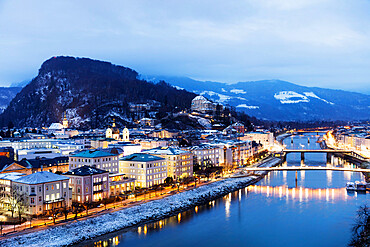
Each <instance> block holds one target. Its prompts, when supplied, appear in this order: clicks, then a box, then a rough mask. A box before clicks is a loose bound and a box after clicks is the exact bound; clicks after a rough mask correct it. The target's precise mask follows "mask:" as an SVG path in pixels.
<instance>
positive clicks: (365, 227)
mask: <svg viewBox="0 0 370 247" xmlns="http://www.w3.org/2000/svg"><path fill="white" fill-rule="evenodd" d="M352 234H353V235H352V239H351V242H350V243H349V246H351V247H366V246H370V207H369V206H367V205H364V206H361V207H360V208H359V210H357V218H356V223H355V225H354V226H353V228H352Z"/></svg>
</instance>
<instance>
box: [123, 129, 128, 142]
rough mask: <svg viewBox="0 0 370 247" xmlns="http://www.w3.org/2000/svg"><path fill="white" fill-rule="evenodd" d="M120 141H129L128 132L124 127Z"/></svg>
mask: <svg viewBox="0 0 370 247" xmlns="http://www.w3.org/2000/svg"><path fill="white" fill-rule="evenodd" d="M122 140H123V141H125V142H129V141H130V132H129V130H128V129H127V128H126V127H125V128H124V129H123V131H122Z"/></svg>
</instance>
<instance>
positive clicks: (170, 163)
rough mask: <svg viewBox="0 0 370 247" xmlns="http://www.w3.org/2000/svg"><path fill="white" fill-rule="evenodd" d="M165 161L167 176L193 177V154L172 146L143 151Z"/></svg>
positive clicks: (175, 177) (176, 177) (177, 177)
mask: <svg viewBox="0 0 370 247" xmlns="http://www.w3.org/2000/svg"><path fill="white" fill-rule="evenodd" d="M143 152H144V153H148V154H151V155H155V156H159V157H162V158H164V159H166V161H167V176H169V177H172V178H174V179H175V180H176V179H179V178H183V177H193V154H192V153H191V152H190V151H184V150H181V149H179V148H173V147H163V148H161V147H158V148H154V149H149V150H145V151H143Z"/></svg>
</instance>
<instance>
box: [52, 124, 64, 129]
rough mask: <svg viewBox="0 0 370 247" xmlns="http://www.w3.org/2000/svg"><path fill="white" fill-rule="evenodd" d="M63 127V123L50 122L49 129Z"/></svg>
mask: <svg viewBox="0 0 370 247" xmlns="http://www.w3.org/2000/svg"><path fill="white" fill-rule="evenodd" d="M61 129H64V128H63V125H62V124H60V123H52V124H51V125H50V127H49V130H61Z"/></svg>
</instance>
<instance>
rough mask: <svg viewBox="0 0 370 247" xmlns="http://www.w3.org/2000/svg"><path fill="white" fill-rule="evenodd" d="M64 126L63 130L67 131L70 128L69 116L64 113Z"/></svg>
mask: <svg viewBox="0 0 370 247" xmlns="http://www.w3.org/2000/svg"><path fill="white" fill-rule="evenodd" d="M62 124H63V128H65V129H67V128H68V120H67V114H66V112H64V116H63V122H62Z"/></svg>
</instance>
